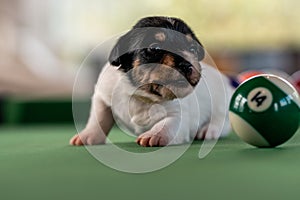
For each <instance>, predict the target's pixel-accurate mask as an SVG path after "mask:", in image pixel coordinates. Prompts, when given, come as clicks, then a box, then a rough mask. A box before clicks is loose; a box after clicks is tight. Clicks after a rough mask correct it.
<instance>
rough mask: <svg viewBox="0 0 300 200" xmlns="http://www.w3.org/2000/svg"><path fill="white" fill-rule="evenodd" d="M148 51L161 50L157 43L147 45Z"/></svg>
mask: <svg viewBox="0 0 300 200" xmlns="http://www.w3.org/2000/svg"><path fill="white" fill-rule="evenodd" d="M149 49H150V50H159V49H161V48H160V45H159V44H158V43H152V44H150V45H149Z"/></svg>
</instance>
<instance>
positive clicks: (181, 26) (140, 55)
mask: <svg viewBox="0 0 300 200" xmlns="http://www.w3.org/2000/svg"><path fill="white" fill-rule="evenodd" d="M147 28H162V29H161V30H162V31H163V32H164V31H166V30H172V31H177V32H180V33H182V34H184V35H190V36H191V37H192V39H193V42H194V43H196V44H194V46H196V47H197V53H196V54H197V58H198V60H199V61H200V60H202V59H203V57H204V50H203V45H202V44H201V43H200V42H199V40H198V39H197V38H196V36H195V34H194V33H193V31H192V30H191V29H190V27H189V26H188V25H187V24H185V23H184V22H183V21H182V20H181V19H178V18H170V17H146V18H143V19H141V20H139V21H138V22H137V24H136V25H134V27H133V29H132V30H130V31H129V32H128V33H126V34H125V35H123V36H122V37H121V38H120V39H119V40H118V42H117V43H116V45H115V46H114V47H113V49H112V51H111V53H110V55H109V59H108V60H109V62H110V63H111V64H112V65H114V66H119V69H120V70H122V71H124V72H127V71H129V70H130V69H132V68H133V64H132V63H133V62H134V60H136V59H139V60H140V62H141V64H147V63H159V62H160V61H161V58H162V57H163V55H165V54H168V53H169V54H172V56H173V57H174V59H175V62H177V61H178V62H179V64H180V63H182V62H186V61H183V58H182V57H180V56H179V55H176V54H175V53H171V52H168V51H166V50H163V49H165V48H160V45H163V44H164V43H163V42H162V43H160V42H161V41H156V42H154V43H153V41H154V40H155V34H154V32H153V31H148V30H149V29H147ZM147 31H148V32H147ZM149 32H150V33H149ZM151 32H152V33H151ZM170 32H171V31H170ZM171 33H172V32H171ZM169 35H172V34H169ZM173 35H174V34H173ZM166 37H167V38H166V42H167V41H168V39H170V38H168V37H170V36H166ZM173 40H175V43H176V44H175V47H177V42H179V41H181V40H180V39H177V40H176V39H175V38H174V39H173ZM172 44H174V43H171V45H172ZM180 45H181V44H179V43H178V47H179V46H180ZM184 45H186V43H185V44H182V46H184ZM145 47H147V48H145ZM172 48H173V49H174V47H173V46H172V47H170V48H169V49H172ZM166 49H168V48H166ZM188 65H189V64H187V63H185V64H184V66H185V67H184V68H182V69H181V70H183V71H186V70H185V69H187V71H188V67H186V66H188ZM185 73H186V72H185Z"/></svg>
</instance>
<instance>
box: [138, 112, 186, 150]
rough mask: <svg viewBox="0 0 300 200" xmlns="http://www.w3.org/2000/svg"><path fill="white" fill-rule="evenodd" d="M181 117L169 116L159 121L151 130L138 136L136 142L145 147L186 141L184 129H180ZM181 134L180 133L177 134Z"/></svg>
mask: <svg viewBox="0 0 300 200" xmlns="http://www.w3.org/2000/svg"><path fill="white" fill-rule="evenodd" d="M179 120H180V119H177V118H172V117H168V118H165V119H163V120H162V121H159V122H158V123H157V124H155V125H154V126H153V127H152V128H151V129H150V130H149V131H146V132H145V133H143V134H141V135H139V136H138V138H137V140H136V142H137V143H138V144H139V145H141V146H144V147H153V146H166V145H168V144H180V143H183V142H185V140H186V138H183V137H182V136H184V135H188V134H184V131H185V130H184V128H183V130H182V131H181V130H179V124H180V123H179V122H180V121H179ZM176 134H180V135H176Z"/></svg>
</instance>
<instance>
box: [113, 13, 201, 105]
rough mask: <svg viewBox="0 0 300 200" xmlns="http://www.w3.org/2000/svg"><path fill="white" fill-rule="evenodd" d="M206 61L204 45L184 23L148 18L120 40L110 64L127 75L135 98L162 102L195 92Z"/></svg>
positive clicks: (114, 49) (168, 19)
mask: <svg viewBox="0 0 300 200" xmlns="http://www.w3.org/2000/svg"><path fill="white" fill-rule="evenodd" d="M203 57H204V50H203V46H202V44H201V43H200V42H199V40H198V39H197V38H196V36H195V34H194V33H193V32H192V30H191V29H190V28H189V27H188V26H187V25H186V24H185V23H184V22H183V21H182V20H180V19H177V18H168V17H147V18H143V19H141V20H140V21H139V22H138V23H137V24H136V25H135V26H134V27H133V29H132V30H131V31H129V32H128V33H127V34H125V35H123V36H122V37H121V38H120V39H119V40H118V42H117V43H116V45H115V46H114V48H113V49H112V51H111V54H110V56H109V62H110V63H111V65H114V66H117V67H119V70H121V71H123V72H124V73H126V74H127V76H128V77H129V80H130V82H131V84H133V86H135V87H137V88H138V89H137V92H136V95H138V96H140V97H142V98H146V99H148V100H150V101H154V102H162V101H166V100H171V99H174V98H182V97H184V96H186V95H188V94H189V93H190V92H192V90H193V88H194V87H195V86H196V85H197V83H198V82H199V80H200V77H201V66H200V64H199V61H200V60H202V59H203Z"/></svg>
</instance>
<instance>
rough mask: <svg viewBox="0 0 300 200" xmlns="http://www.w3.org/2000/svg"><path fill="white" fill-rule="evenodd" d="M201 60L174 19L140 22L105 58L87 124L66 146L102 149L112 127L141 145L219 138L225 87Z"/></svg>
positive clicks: (223, 130) (228, 89) (225, 126)
mask: <svg viewBox="0 0 300 200" xmlns="http://www.w3.org/2000/svg"><path fill="white" fill-rule="evenodd" d="M204 56H205V51H204V49H203V46H202V44H201V43H200V41H199V40H198V39H197V38H196V36H195V34H194V33H193V31H192V30H191V29H190V28H189V26H188V25H187V24H185V23H184V22H183V21H182V20H180V19H178V18H170V17H146V18H143V19H141V20H140V21H139V22H138V23H137V24H136V25H135V26H134V27H133V28H132V30H130V31H129V32H128V33H126V34H125V35H123V36H122V37H120V38H119V40H118V41H117V43H116V44H115V46H114V47H113V49H112V51H111V52H110V55H109V58H108V61H109V62H108V63H107V64H106V66H105V67H104V68H103V69H102V72H101V73H100V75H99V79H98V82H97V84H96V86H95V91H94V95H93V97H92V106H91V111H90V117H89V120H88V123H87V125H86V127H85V129H84V130H82V131H81V132H80V133H79V134H76V135H75V136H74V137H73V138H71V140H70V144H71V145H77V146H79V145H96V144H103V143H105V140H106V137H107V136H108V134H109V131H110V129H111V128H112V126H113V125H114V123H115V122H116V123H117V124H122V126H123V127H124V128H125V129H126V130H127V131H128V132H130V133H131V134H134V135H136V136H137V139H136V142H137V143H138V144H139V145H141V146H145V147H152V146H166V145H170V144H184V143H187V142H191V141H193V140H194V139H218V138H219V137H220V136H225V135H226V134H227V133H228V132H230V123H229V120H228V105H229V100H230V98H231V95H232V93H233V87H232V86H231V84H230V81H229V80H228V79H227V78H226V77H225V76H224V75H222V74H221V73H220V72H219V71H218V70H217V69H215V68H214V67H212V66H210V65H208V64H205V63H204V62H201V60H203V58H204Z"/></svg>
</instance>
